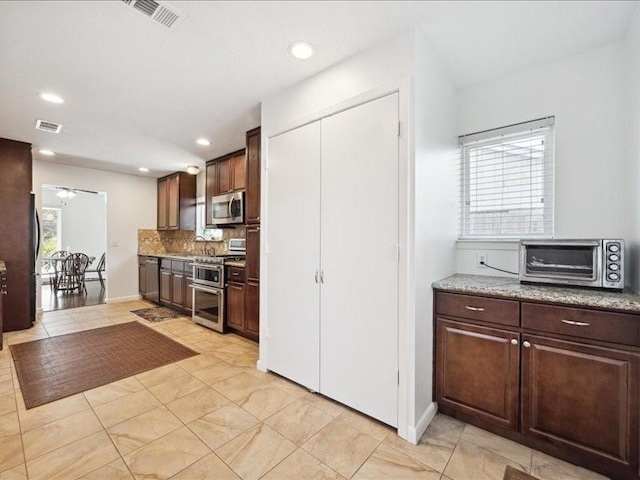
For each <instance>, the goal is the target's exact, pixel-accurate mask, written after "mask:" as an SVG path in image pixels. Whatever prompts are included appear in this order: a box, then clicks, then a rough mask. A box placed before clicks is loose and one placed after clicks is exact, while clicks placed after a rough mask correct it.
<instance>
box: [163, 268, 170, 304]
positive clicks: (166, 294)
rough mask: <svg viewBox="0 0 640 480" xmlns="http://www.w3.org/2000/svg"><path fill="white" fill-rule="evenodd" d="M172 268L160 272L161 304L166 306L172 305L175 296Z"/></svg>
mask: <svg viewBox="0 0 640 480" xmlns="http://www.w3.org/2000/svg"><path fill="white" fill-rule="evenodd" d="M172 276H173V275H172V273H171V268H168V269H161V270H160V303H164V304H165V305H171V301H172V300H173V295H172V292H171V289H172V288H173V282H172V281H171V279H172Z"/></svg>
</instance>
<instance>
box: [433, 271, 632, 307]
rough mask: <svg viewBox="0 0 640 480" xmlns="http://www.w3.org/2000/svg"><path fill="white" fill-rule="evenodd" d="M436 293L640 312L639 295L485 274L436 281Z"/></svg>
mask: <svg viewBox="0 0 640 480" xmlns="http://www.w3.org/2000/svg"><path fill="white" fill-rule="evenodd" d="M431 286H432V287H433V288H434V289H436V290H445V291H450V292H456V293H468V294H481V295H491V296H496V297H502V298H512V299H515V300H534V301H540V302H550V303H561V304H565V305H572V306H580V307H595V308H602V309H607V310H619V311H625V312H634V313H640V295H638V294H637V293H635V292H633V291H631V290H627V289H625V290H624V291H623V292H614V291H606V290H597V289H590V288H563V287H551V286H546V285H523V284H521V283H520V282H519V281H518V279H515V278H507V277H490V276H484V275H464V274H459V273H458V274H455V275H452V276H450V277H447V278H443V279H442V280H438V281H436V282H433V283H432V284H431Z"/></svg>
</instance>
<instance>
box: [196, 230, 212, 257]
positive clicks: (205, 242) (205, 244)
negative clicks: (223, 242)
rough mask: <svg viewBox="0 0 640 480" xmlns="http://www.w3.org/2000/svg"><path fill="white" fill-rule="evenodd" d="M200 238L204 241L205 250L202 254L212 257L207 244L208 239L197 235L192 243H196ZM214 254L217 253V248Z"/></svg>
mask: <svg viewBox="0 0 640 480" xmlns="http://www.w3.org/2000/svg"><path fill="white" fill-rule="evenodd" d="M199 238H200V239H202V240H203V241H204V248H203V251H202V254H203V255H211V252H210V251H209V250H208V249H207V242H208V240H207V239H206V238H204V237H203V236H202V235H196V236H195V237H193V238H192V239H191V241H192V242H195V241H196V240H198V239H199ZM213 252H214V253H215V248H214V250H213Z"/></svg>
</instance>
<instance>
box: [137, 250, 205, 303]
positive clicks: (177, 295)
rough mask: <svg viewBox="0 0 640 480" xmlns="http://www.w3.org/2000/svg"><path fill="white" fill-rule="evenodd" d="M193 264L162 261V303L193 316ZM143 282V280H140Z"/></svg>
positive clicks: (168, 260) (179, 261) (170, 260)
mask: <svg viewBox="0 0 640 480" xmlns="http://www.w3.org/2000/svg"><path fill="white" fill-rule="evenodd" d="M192 265H193V263H192V262H185V261H182V260H173V259H164V258H163V259H161V260H160V282H159V286H160V295H159V296H160V303H161V304H162V305H164V306H165V307H169V308H172V309H173V310H177V311H179V312H181V313H186V314H188V315H191V312H192V307H193V297H192V288H191V287H190V285H191V283H192V281H193V273H192ZM140 281H142V280H140Z"/></svg>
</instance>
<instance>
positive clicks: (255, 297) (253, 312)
mask: <svg viewBox="0 0 640 480" xmlns="http://www.w3.org/2000/svg"><path fill="white" fill-rule="evenodd" d="M244 293H245V309H244V318H245V325H246V329H247V332H248V333H249V334H250V335H254V336H255V338H254V339H255V340H258V336H259V335H260V284H258V283H255V282H253V281H251V280H247V283H246V284H245V292H244Z"/></svg>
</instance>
